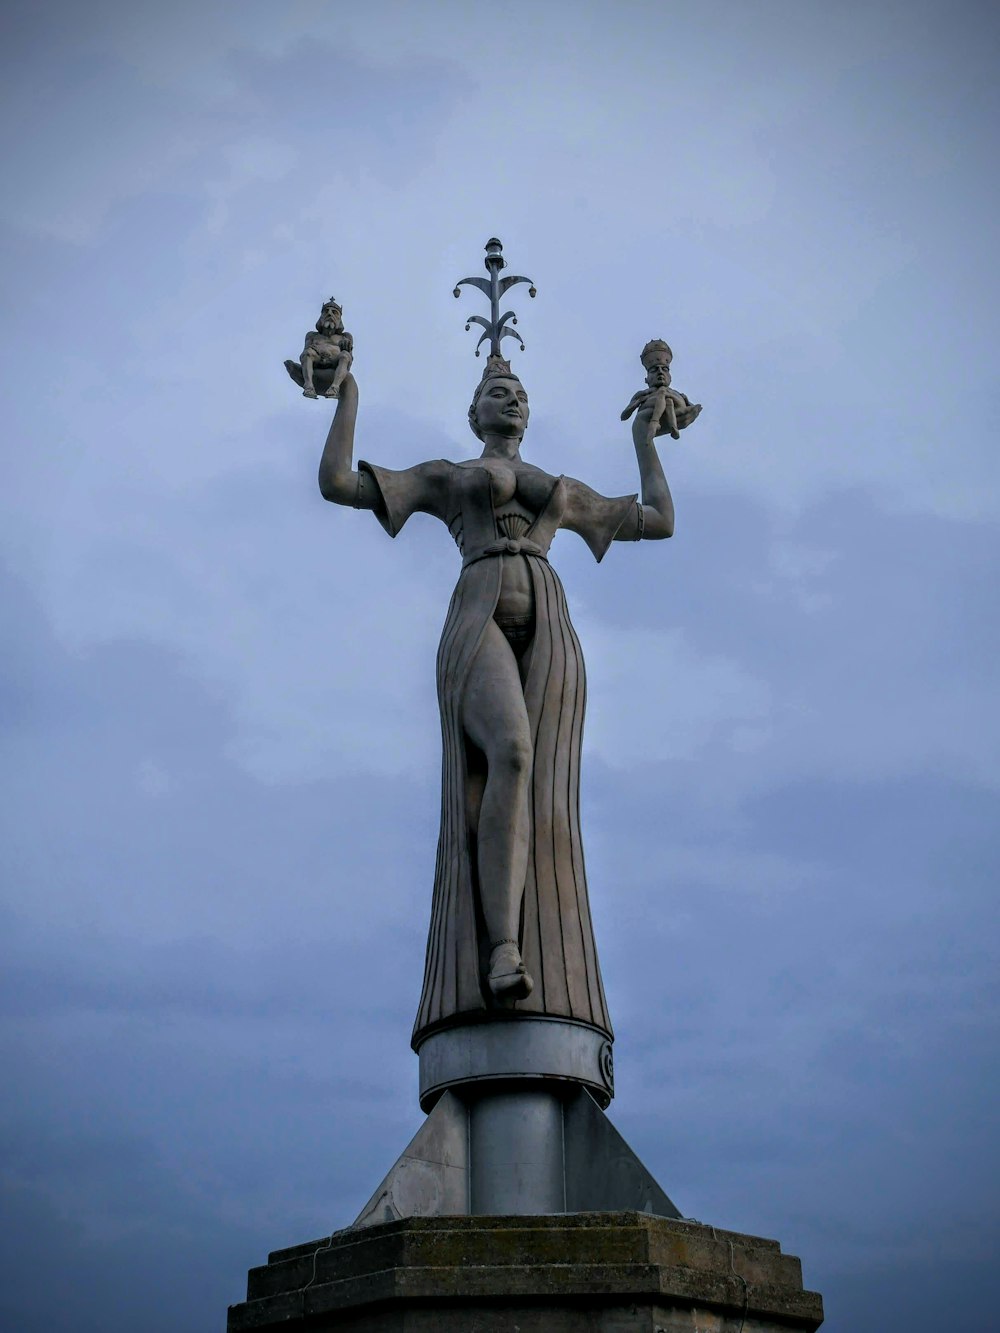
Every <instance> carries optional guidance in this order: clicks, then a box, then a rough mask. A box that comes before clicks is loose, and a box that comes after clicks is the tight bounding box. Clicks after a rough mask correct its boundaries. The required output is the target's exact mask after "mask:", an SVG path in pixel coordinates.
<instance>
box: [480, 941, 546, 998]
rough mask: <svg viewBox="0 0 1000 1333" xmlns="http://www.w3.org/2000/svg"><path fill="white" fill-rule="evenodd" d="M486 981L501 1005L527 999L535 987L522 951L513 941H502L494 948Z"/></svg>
mask: <svg viewBox="0 0 1000 1333" xmlns="http://www.w3.org/2000/svg"><path fill="white" fill-rule="evenodd" d="M486 979H487V981H488V982H489V987H490V990H491V991H492V992H493V995H494V998H495V999H496V1000H497V1002H498V1003H499V1004H511V1003H513V1002H514V1001H515V1000H525V999H527V997H528V996H529V995H530V994H531V992H532V990H533V989H534V985H535V983H534V982H533V981H532V980H531V978H530V977H529V976H528V973H527V971H526V969H525V966H524V963H523V962H522V961H521V951H520V949H519V948H518V947H517V945H516V944H515V943H514V941H513V940H501V941H500V943H499V944H495V945H494V946H493V952H492V953H491V954H490V971H489V976H488V977H487V978H486Z"/></svg>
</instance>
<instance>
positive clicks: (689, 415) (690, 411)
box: [622, 338, 701, 444]
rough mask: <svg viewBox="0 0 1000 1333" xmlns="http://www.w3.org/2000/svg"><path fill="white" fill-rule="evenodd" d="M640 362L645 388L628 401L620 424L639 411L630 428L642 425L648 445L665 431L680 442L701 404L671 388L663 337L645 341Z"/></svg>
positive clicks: (670, 354) (668, 354) (669, 353)
mask: <svg viewBox="0 0 1000 1333" xmlns="http://www.w3.org/2000/svg"><path fill="white" fill-rule="evenodd" d="M639 359H640V361H641V362H642V364H643V365H644V366H645V368H646V388H645V389H640V390H639V392H638V393H634V394H633V395H632V397H631V398H630V399H629V404H628V407H626V408H625V411H624V412H623V413H622V421H628V419H629V417H630V416H631V415H632V413H633V412H634V411H635V410H636V409H637V408H638V409H639V416H638V417H637V419H636V422H635V426H634V427H633V429H637V428H638V427H639V426H640V425H641V423H643V422H645V424H646V443H647V444H652V443H653V441H654V439H655V438H656V437H657V435H665V434H666V433H667V432H668V431H669V432H670V434H671V435H672V436H673V437H674V439H675V440H679V439H680V437H681V431H682V430H683V429H684V427H685V426H690V424H691V422H692V421H694V419H695V417H697V415H698V413H699V412H700V411H701V403H692V402H691V400H690V398H688V396H687V394H684V393H681V392H680V391H679V390H678V389H672V388H671V387H670V363H671V361H672V360H673V359H674V354H673V352H672V351H671V350H670V348H669V347H668V345H667V344H666V343H665V342H664V341H663V339H662V338H654V339H653V340H652V342H648V343H647V344H646V346H645V347H644V348H643V349H642V352H641V353H640V355H639Z"/></svg>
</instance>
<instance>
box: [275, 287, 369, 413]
mask: <svg viewBox="0 0 1000 1333" xmlns="http://www.w3.org/2000/svg"><path fill="white" fill-rule="evenodd" d="M353 361H354V339H353V338H352V337H351V335H350V334H349V333H348V332H347V331H346V330H345V329H344V320H343V311H342V310H341V308H340V306H339V305H338V303H337V302H336V301H335V300H334V299H333V297H332V296H331V297H330V299H329V300H328V301H324V302H323V309H322V310H321V311H320V316H319V319H318V320H317V321H316V330H315V332H313V330H312V329H310V330H309V332H308V333H307V334H306V340H305V346H304V347H303V349H302V355H301V356H300V357H299V359H298V361H297V362H295V361H286V362H285V369H286V370H287V371H288V373H289V375H290V376H291V377H292V379H293V380H294V381H295V383H296V384H298V385H299V386H300V387H301V389H302V396H303V397H304V398H317V397H318V396H319V395H318V394H317V392H316V386H315V383H314V378H315V374H316V372H317V371H318V372H320V374H319V378H320V381H321V383H323V384H326V388H325V389H324V390H323V397H324V398H339V397H340V390H341V387H342V386H343V383H344V377H345V376H346V375H347V373H348V371H349V370H350V369H351V365H352V363H353Z"/></svg>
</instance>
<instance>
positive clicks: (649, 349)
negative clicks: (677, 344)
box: [639, 338, 674, 370]
mask: <svg viewBox="0 0 1000 1333" xmlns="http://www.w3.org/2000/svg"><path fill="white" fill-rule="evenodd" d="M673 359H674V354H673V352H672V351H671V350H670V348H669V346H668V345H667V344H666V343H665V342H664V341H663V339H662V338H653V339H652V341H651V342H648V343H647V344H646V346H645V347H644V348H643V349H642V351H641V352H640V353H639V360H640V361H641V362H642V364H643V365H644V366H645V367H646V369H647V370H648V369H649V368H650V366H651V365H653V364H654V362H662V361H664V360H666V363H667V365H668V366H669V365H670V363H671V361H673Z"/></svg>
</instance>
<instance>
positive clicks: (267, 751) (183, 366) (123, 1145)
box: [0, 0, 1000, 1333]
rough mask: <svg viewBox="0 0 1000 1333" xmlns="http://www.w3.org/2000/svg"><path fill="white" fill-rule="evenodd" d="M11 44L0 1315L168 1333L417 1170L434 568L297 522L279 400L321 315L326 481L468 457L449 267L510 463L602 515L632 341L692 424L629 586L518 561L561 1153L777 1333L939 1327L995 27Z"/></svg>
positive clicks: (983, 1324) (975, 930)
mask: <svg viewBox="0 0 1000 1333" xmlns="http://www.w3.org/2000/svg"><path fill="white" fill-rule="evenodd" d="M5 17H6V29H7V31H6V35H5V42H4V48H5V54H4V57H3V61H4V71H3V79H2V83H0V99H2V103H3V116H2V135H3V148H4V186H5V188H4V190H3V192H2V199H0V227H2V232H3V243H4V247H3V248H4V258H3V264H2V267H0V282H2V286H3V296H4V301H3V307H4V309H5V311H6V315H5V317H4V324H3V362H2V364H3V371H4V375H5V379H6V392H5V395H4V398H5V402H6V404H7V411H6V430H5V432H4V433H5V446H6V447H5V463H4V469H5V478H6V484H5V486H4V487H3V491H2V497H0V504H2V507H3V522H2V538H0V540H2V547H0V553H2V559H3V593H2V596H3V628H4V636H5V642H6V653H5V659H6V671H5V673H4V677H3V683H2V686H0V717H2V728H3V745H2V756H3V757H2V765H3V768H2V775H3V787H4V796H3V800H2V802H0V842H2V847H3V850H2V854H0V855H2V861H0V869H2V879H3V907H2V919H3V926H4V937H5V941H6V950H5V952H6V953H7V964H6V968H5V980H4V982H3V995H4V1009H3V1019H2V1023H0V1038H2V1061H3V1069H4V1071H5V1077H4V1079H3V1081H2V1090H0V1123H2V1130H3V1133H2V1138H3V1145H4V1160H3V1171H2V1179H3V1186H4V1190H3V1226H2V1229H3V1232H4V1234H5V1236H6V1242H7V1243H6V1247H5V1260H4V1263H5V1265H6V1266H7V1271H6V1273H5V1275H4V1276H3V1280H2V1283H0V1324H2V1325H3V1327H4V1328H5V1329H10V1330H11V1333H36V1331H37V1333H42V1330H45V1333H52V1331H53V1330H56V1333H63V1330H65V1331H67V1333H69V1331H70V1330H72V1333H125V1331H126V1330H133V1329H135V1328H136V1327H138V1326H140V1325H141V1326H142V1327H143V1328H144V1329H147V1330H149V1333H167V1331H168V1330H170V1333H174V1331H175V1330H177V1329H179V1328H184V1329H188V1330H191V1331H192V1333H211V1331H212V1330H219V1329H221V1328H222V1326H223V1321H224V1319H225V1307H226V1305H227V1304H228V1303H229V1302H232V1301H237V1300H239V1299H241V1298H242V1295H243V1291H244V1281H245V1271H246V1269H247V1268H248V1267H249V1266H250V1265H252V1264H256V1263H260V1262H262V1261H263V1259H264V1257H265V1255H266V1252H267V1251H268V1250H269V1249H271V1248H275V1247H278V1246H281V1245H286V1244H293V1243H297V1242H300V1241H304V1240H307V1239H309V1238H311V1237H314V1236H320V1235H323V1234H325V1233H327V1232H329V1231H330V1230H331V1229H333V1228H335V1227H338V1226H342V1225H345V1224H347V1223H348V1222H349V1221H350V1220H351V1219H352V1217H353V1216H354V1215H355V1214H356V1213H357V1211H358V1210H359V1208H360V1207H361V1205H362V1204H363V1203H364V1202H365V1200H366V1198H367V1196H368V1194H369V1193H370V1191H371V1190H372V1189H373V1188H374V1186H375V1184H376V1183H377V1181H378V1179H379V1178H380V1177H381V1175H382V1174H383V1173H384V1171H385V1170H386V1169H387V1168H388V1166H389V1165H390V1163H391V1162H392V1160H393V1159H394V1158H395V1156H396V1155H397V1153H398V1152H399V1151H400V1150H401V1148H402V1147H403V1145H404V1144H405V1142H406V1141H407V1139H408V1138H409V1137H410V1135H411V1134H412V1133H413V1132H414V1131H415V1129H416V1128H417V1126H418V1124H419V1122H420V1119H421V1116H420V1112H419V1110H418V1107H417V1104H416V1061H415V1059H414V1057H413V1056H412V1054H411V1053H410V1051H409V1048H408V1040H409V1033H410V1025H411V1022H412V1018H413V1013H414V1010H415V1006H416V1001H417V997H418V993H419V987H420V978H421V971H422V959H423V949H424V937H425V931H426V925H427V919H428V912H429V901H430V884H431V876H432V869H433V858H434V842H435V838H436V829H437V797H438V792H437V786H438V774H439V767H438V766H439V739H438V721H437V713H436V705H435V697H434V678H433V662H434V650H435V645H436V640H437V635H438V633H439V630H440V626H441V623H442V621H443V618H444V611H445V607H446V604H447V599H448V595H449V592H450V588H451V586H452V583H453V581H454V578H455V575H456V571H457V564H456V552H455V550H454V547H453V546H452V544H451V542H450V541H449V539H448V537H447V534H446V533H445V532H444V530H443V528H440V527H439V526H435V524H434V523H433V522H432V521H431V520H430V519H422V518H417V519H414V520H413V522H412V523H411V524H410V525H408V527H407V529H406V531H405V533H403V534H402V535H401V537H400V538H399V540H398V541H396V542H395V543H393V542H390V541H389V540H388V539H387V538H386V536H385V534H384V533H383V532H382V530H381V529H380V528H379V527H378V525H377V524H376V523H375V522H374V521H373V520H372V519H371V516H370V515H366V514H358V513H354V512H352V511H349V510H340V509H334V508H333V507H331V506H329V505H326V504H324V503H323V501H322V500H321V499H320V497H319V494H318V492H317V488H316V483H315V469H316V463H317V459H318V454H319V449H320V447H321V444H322V440H323V437H324V434H325V430H326V424H327V421H328V418H329V406H328V405H327V404H324V403H322V402H320V403H309V402H306V401H304V400H303V399H302V398H301V396H299V394H298V392H297V391H296V390H295V389H294V387H293V386H292V385H291V383H290V381H289V380H288V379H287V378H286V376H285V373H284V370H283V369H282V366H281V362H282V360H283V358H284V357H286V356H296V355H297V354H298V352H299V350H300V348H301V339H302V334H303V331H304V330H305V329H306V328H307V327H308V326H309V325H310V324H311V323H312V321H313V319H314V318H315V316H316V313H317V308H318V303H319V301H320V300H321V299H322V298H324V297H326V296H328V295H329V294H330V293H333V294H335V295H336V296H337V297H338V298H339V299H340V300H341V301H342V302H343V304H344V307H345V316H346V320H347V324H348V327H349V328H350V329H351V330H352V332H353V333H354V335H355V339H356V344H357V357H356V365H355V370H356V374H357V378H358V381H359V384H360V391H361V399H362V402H361V415H360V420H359V426H358V441H359V443H358V448H359V453H360V454H361V455H362V456H364V457H367V458H370V459H372V460H373V461H377V462H382V463H384V464H386V465H388V466H394V467H399V466H405V465H407V464H409V463H411V462H415V461H418V460H420V459H425V458H437V457H441V456H446V457H452V458H465V457H470V456H471V455H472V453H473V451H474V447H475V440H474V439H473V437H472V436H471V434H470V433H469V431H468V429H467V426H466V423H465V410H466V405H467V403H468V401H469V396H470V393H471V390H472V388H473V386H474V384H475V382H476V379H477V376H478V366H479V365H480V364H481V363H477V362H476V361H475V360H474V358H473V356H472V345H473V341H474V339H473V335H472V334H466V333H465V332H464V330H463V327H462V325H463V316H464V315H465V314H466V313H467V312H468V311H470V310H473V309H475V308H477V307H476V300H475V298H474V297H467V298H465V299H464V300H463V302H461V303H459V302H455V301H453V300H452V297H451V294H450V293H451V289H452V287H453V285H454V282H455V280H456V279H457V278H459V277H462V276H464V275H466V274H468V273H475V272H477V271H481V269H480V267H479V266H480V263H481V257H482V245H483V243H484V242H485V240H486V239H487V237H488V236H490V235H493V234H496V235H499V236H500V237H501V238H502V239H503V241H504V245H505V251H506V253H507V255H508V257H509V258H510V261H511V264H512V266H513V268H514V270H515V271H517V272H527V273H528V274H529V275H530V276H531V277H533V278H534V280H535V281H536V283H537V285H538V299H537V300H536V301H534V302H528V301H527V300H523V299H522V300H521V301H519V302H518V303H517V304H518V306H519V308H520V310H521V315H522V321H521V328H522V330H523V333H524V336H525V339H526V341H527V344H528V348H527V351H526V352H525V353H523V354H521V353H520V352H518V351H516V350H515V352H514V353H513V356H514V358H515V360H516V364H517V367H518V369H519V370H520V371H521V373H522V375H523V378H524V381H525V384H526V386H527V388H528V391H529V393H530V394H531V397H532V422H531V428H530V432H529V436H528V439H527V441H526V453H527V455H528V456H530V457H531V458H532V459H534V460H535V461H537V462H538V463H539V464H540V465H541V466H543V467H545V468H547V469H548V470H549V471H553V472H557V473H558V472H565V473H569V474H572V475H575V476H579V477H581V478H583V479H585V480H587V481H588V482H590V483H591V484H592V485H594V486H596V487H597V488H599V489H601V490H603V491H605V492H607V493H611V494H618V493H621V492H623V491H629V490H631V489H633V487H634V485H635V481H634V477H635V471H634V469H635V463H634V458H633V456H632V450H631V443H630V437H629V433H628V430H627V428H625V427H623V426H622V425H621V423H620V422H619V420H618V414H619V412H620V410H621V408H622V407H623V406H624V404H625V403H626V402H627V400H628V398H629V397H630V395H631V394H632V392H633V391H634V390H635V389H636V388H637V387H639V385H640V384H641V374H642V371H641V367H640V366H639V362H638V353H639V350H640V348H641V347H642V345H643V343H644V342H645V341H646V339H647V338H649V337H654V336H662V337H666V338H667V339H669V341H670V342H671V344H672V345H673V347H674V351H675V363H674V371H675V375H674V379H675V383H676V385H677V386H678V387H679V388H681V389H683V390H685V391H686V392H688V393H689V394H690V395H691V397H692V398H694V399H697V400H699V401H701V402H702V403H703V404H704V405H705V409H704V412H703V414H702V416H701V418H700V419H699V421H698V422H697V423H696V425H695V426H694V427H693V428H692V429H691V430H690V431H689V432H686V433H685V436H684V438H683V440H682V441H681V442H679V443H677V444H674V443H673V442H671V441H669V440H667V441H666V442H665V443H666V447H665V449H664V457H665V461H666V466H667V471H668V474H669V477H670V480H671V484H672V486H673V489H674V495H675V501H676V505H677V513H678V522H677V535H676V537H675V538H674V540H673V541H672V542H670V543H665V544H656V545H653V544H650V545H646V546H642V547H635V546H631V545H619V546H616V547H615V548H613V549H612V551H611V552H610V554H609V555H608V557H607V559H606V560H605V562H604V563H603V564H602V565H601V566H600V567H597V566H596V565H594V563H593V561H592V559H591V557H590V555H589V553H588V552H587V550H586V548H585V547H584V546H583V545H582V543H580V542H579V541H578V540H577V539H575V538H574V537H572V535H565V534H564V535H563V536H561V537H560V538H559V539H558V540H557V542H556V545H555V547H554V550H553V558H554V561H555V563H556V565H557V567H558V568H559V570H560V573H561V574H562V576H563V578H564V581H565V583H566V586H567V591H568V594H569V597H570V600H571V605H572V607H573V609H574V616H575V620H576V623H577V627H578V630H579V632H580V636H581V639H582V641H583V644H584V650H585V653H586V655H587V660H588V666H589V672H590V711H589V717H588V732H587V754H586V766H585V774H584V792H583V799H584V820H585V835H586V839H587V854H588V865H589V877H590V883H591V893H592V898H593V906H594V914H595V920H596V925H597V930H598V940H599V945H600V949H601V955H602V961H603V967H604V974H605V982H606V986H607V991H608V997H609V1002H610V1005H611V1011H612V1015H613V1019H614V1021H615V1025H616V1031H617V1035H618V1040H617V1046H616V1064H617V1070H618V1097H617V1099H616V1101H615V1103H614V1105H613V1107H612V1117H613V1119H614V1121H615V1123H616V1125H617V1126H618V1128H619V1129H620V1130H621V1131H622V1132H623V1133H624V1134H625V1136H626V1138H627V1139H629V1141H630V1142H631V1143H632V1144H633V1146H634V1147H635V1148H636V1150H637V1151H638V1153H639V1155H640V1156H641V1157H642V1158H643V1159H644V1161H645V1162H646V1163H647V1165H648V1166H649V1167H650V1169H651V1170H652V1171H653V1172H654V1174H655V1175H656V1176H657V1177H658V1179H659V1180H660V1182H661V1183H662V1185H663V1186H664V1188H665V1189H666V1190H667V1191H668V1193H670V1194H671V1196H672V1197H673V1198H674V1199H675V1200H676V1201H677V1203H678V1205H679V1207H680V1208H681V1209H682V1210H683V1211H684V1212H685V1213H687V1214H689V1215H691V1216H694V1217H697V1218H700V1219H702V1220H705V1221H710V1222H713V1223H716V1224H718V1225H720V1226H725V1227H733V1228H736V1229H739V1230H742V1231H748V1232H752V1233H757V1234H763V1235H767V1236H775V1237H778V1238H779V1239H780V1240H781V1242H782V1244H783V1245H784V1246H785V1248H787V1249H788V1250H790V1251H791V1252H793V1253H796V1254H799V1255H801V1257H802V1259H803V1262H804V1267H805V1276H806V1281H807V1285H809V1286H811V1287H814V1288H817V1289H819V1290H821V1291H822V1292H823V1294H824V1296H825V1299H826V1304H827V1311H828V1322H827V1327H828V1328H829V1329H830V1330H831V1333H884V1330H885V1329H886V1328H895V1327H900V1328H901V1327H904V1326H905V1327H906V1328H907V1329H909V1330H912V1333H939V1330H940V1329H942V1328H944V1327H949V1328H957V1327H963V1328H969V1329H986V1328H987V1327H990V1326H991V1325H992V1322H993V1320H994V1318H995V1308H996V1302H997V1301H998V1300H1000V1291H998V1290H997V1285H996V1265H995V1262H994V1260H995V1251H996V1226H995V1221H996V1217H995V1176H996V1136H995V1123H996V1120H995V1116H996V1109H995V1102H994V1100H993V1093H994V1082H993V1070H994V1068H995V1066H993V1065H992V1062H991V1059H990V1057H991V1055H993V1054H994V1052H995V1032H996V1015H997V1008H996V1001H995V989H994V982H995V976H996V948H995V945H996V936H995V931H994V907H993V898H994V891H993V890H994V884H995V883H996V880H997V868H996V867H997V851H998V842H1000V837H998V833H997V827H998V821H997V795H998V787H1000V763H998V748H1000V707H998V703H997V698H996V687H995V676H996V665H995V664H996V660H997V655H998V651H1000V642H998V640H1000V635H998V632H997V617H996V582H997V572H998V548H1000V542H998V529H997V523H998V518H1000V484H998V462H997V459H998V449H997V433H998V432H997V425H998V418H1000V410H998V409H1000V393H998V382H997V372H996V347H997V333H998V330H997V314H996V312H997V309H998V306H1000V291H998V287H1000V281H998V272H1000V269H998V265H997V260H996V256H997V253H998V252H1000V234H998V231H1000V228H998V224H997V217H998V214H1000V209H998V205H1000V198H998V190H997V184H996V145H997V138H998V129H1000V125H998V115H997V112H998V101H1000V96H998V82H997V78H996V70H997V61H998V56H1000V50H998V45H1000V43H998V36H1000V24H998V20H997V17H996V12H995V10H994V9H993V7H992V6H987V5H986V4H978V3H969V2H968V0H966V2H965V3H961V2H959V3H957V4H956V3H952V4H950V5H944V4H943V3H924V0H905V3H903V2H900V3H893V2H892V0H875V2H874V3H870V2H867V3H861V2H860V0H858V2H855V0H841V3H838V4H836V5H832V6H831V5H829V4H822V3H820V2H819V0H815V2H814V0H795V2H794V3H793V2H791V0H788V2H786V0H760V2H759V3H754V4H748V3H744V2H743V0H709V2H708V3H697V4H696V3H679V2H677V3H675V2H674V0H657V2H656V3H639V2H637V0H624V2H622V0H618V2H617V3H614V4H612V3H610V0H601V2H599V3H588V2H587V0H578V3H576V4H573V5H570V4H569V3H562V2H561V0H549V2H548V3H541V4H537V3H536V4H532V5H522V4H518V3H508V4H505V5H504V6H503V7H502V8H500V9H498V8H497V6H496V5H495V4H492V3H485V2H484V3H478V2H476V0H463V2H462V3H450V2H449V0H437V2H436V3H431V2H430V0H427V2H426V3H419V4H414V3H411V4H395V3H389V2H387V0H369V3H366V4H365V5H361V6H356V5H353V4H347V3H340V2H339V0H329V2H327V3H319V2H318V0H317V2H314V3H305V2H302V3H295V2H291V0H286V2H285V3H283V4H281V5H275V4H273V3H263V0H242V2H241V3H239V4H235V3H210V4H208V5H205V4H203V3H199V4H194V3H191V0H173V3H171V4H157V5H153V4H151V3H147V2H146V0H138V2H136V0H133V2H132V3H130V4H125V3H123V2H122V0H117V2H116V0H92V2H91V3H88V4H87V5H78V4H69V3H67V0H62V3H52V4H48V5H45V6H41V5H36V4H28V3H24V2H23V0H22V2H21V3H8V4H7V5H6V6H5ZM523 290H524V289H521V291H522V292H523ZM991 1284H992V1286H991Z"/></svg>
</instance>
